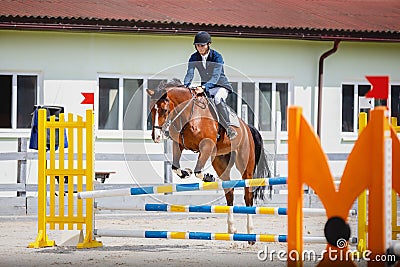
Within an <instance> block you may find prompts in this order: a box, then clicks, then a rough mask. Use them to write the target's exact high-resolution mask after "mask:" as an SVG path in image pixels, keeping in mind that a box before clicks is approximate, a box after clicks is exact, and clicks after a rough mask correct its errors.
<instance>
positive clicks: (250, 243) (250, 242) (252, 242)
mask: <svg viewBox="0 0 400 267" xmlns="http://www.w3.org/2000/svg"><path fill="white" fill-rule="evenodd" d="M247 242H248V243H249V245H252V246H253V245H255V244H256V241H247Z"/></svg>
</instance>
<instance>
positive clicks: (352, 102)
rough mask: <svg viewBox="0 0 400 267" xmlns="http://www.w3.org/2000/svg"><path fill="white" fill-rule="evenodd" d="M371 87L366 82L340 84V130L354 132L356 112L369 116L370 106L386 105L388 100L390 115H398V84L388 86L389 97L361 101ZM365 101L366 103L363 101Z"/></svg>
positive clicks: (355, 128) (356, 121)
mask: <svg viewBox="0 0 400 267" xmlns="http://www.w3.org/2000/svg"><path fill="white" fill-rule="evenodd" d="M370 89H371V85H366V84H343V85H342V132H351V133H354V132H355V131H356V130H357V129H358V114H359V113H360V112H366V113H367V114H368V117H369V111H370V107H368V104H370V106H371V107H377V106H387V105H388V102H387V101H388V100H389V101H390V107H391V116H392V117H400V104H399V97H400V86H399V85H392V86H390V95H389V99H388V100H386V99H383V100H382V99H370V100H369V99H367V101H361V100H362V97H364V96H365V94H366V93H367V92H368V91H369V90H370ZM363 102H367V105H365V103H363Z"/></svg>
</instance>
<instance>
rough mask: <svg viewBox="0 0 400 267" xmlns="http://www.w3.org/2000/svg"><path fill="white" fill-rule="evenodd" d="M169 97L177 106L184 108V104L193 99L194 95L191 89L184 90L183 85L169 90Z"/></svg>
mask: <svg viewBox="0 0 400 267" xmlns="http://www.w3.org/2000/svg"><path fill="white" fill-rule="evenodd" d="M168 98H169V99H170V100H171V101H172V103H173V104H174V106H175V108H176V107H180V108H183V107H184V105H185V104H186V103H187V102H188V101H190V100H191V98H192V95H191V94H190V91H189V90H184V88H183V87H182V88H181V87H175V88H172V89H170V90H169V92H168Z"/></svg>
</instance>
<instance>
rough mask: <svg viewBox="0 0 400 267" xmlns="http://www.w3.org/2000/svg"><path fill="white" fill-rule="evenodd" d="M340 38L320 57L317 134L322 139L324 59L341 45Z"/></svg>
mask: <svg viewBox="0 0 400 267" xmlns="http://www.w3.org/2000/svg"><path fill="white" fill-rule="evenodd" d="M339 43H340V40H338V39H337V40H335V43H334V44H333V48H332V49H330V50H328V51H326V52H325V53H323V54H322V55H321V57H320V58H319V65H318V74H319V75H318V114H317V120H318V121H317V134H318V136H319V138H320V139H321V121H322V87H323V78H324V60H325V58H327V57H329V56H330V55H332V54H333V53H335V52H336V50H337V49H338V47H339Z"/></svg>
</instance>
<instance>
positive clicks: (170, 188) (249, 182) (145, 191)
mask: <svg viewBox="0 0 400 267" xmlns="http://www.w3.org/2000/svg"><path fill="white" fill-rule="evenodd" d="M283 184H287V177H276V178H257V179H246V180H231V181H218V182H209V183H208V182H203V183H191V184H169V185H156V186H144V187H132V188H124V189H112V190H97V191H86V192H78V193H76V195H77V197H78V198H79V199H85V198H102V197H116V196H133V195H151V194H163V193H172V192H185V191H205V190H219V189H227V188H243V187H253V186H254V187H257V186H268V185H283Z"/></svg>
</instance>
